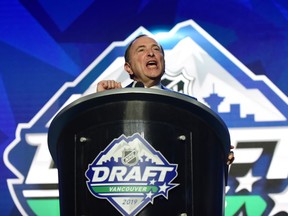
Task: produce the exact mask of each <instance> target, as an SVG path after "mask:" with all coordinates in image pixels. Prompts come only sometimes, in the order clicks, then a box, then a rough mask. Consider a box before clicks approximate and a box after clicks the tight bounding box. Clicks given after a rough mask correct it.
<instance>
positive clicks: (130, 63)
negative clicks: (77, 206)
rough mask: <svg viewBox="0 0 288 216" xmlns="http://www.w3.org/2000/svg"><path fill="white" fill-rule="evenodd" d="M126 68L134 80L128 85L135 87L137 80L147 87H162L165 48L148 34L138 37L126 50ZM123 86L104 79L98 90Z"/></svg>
mask: <svg viewBox="0 0 288 216" xmlns="http://www.w3.org/2000/svg"><path fill="white" fill-rule="evenodd" d="M124 69H125V71H127V73H128V74H129V76H130V78H131V79H133V80H134V82H132V83H131V84H130V85H128V86H127V87H134V86H135V85H136V83H137V82H140V83H143V85H144V86H145V88H159V89H160V88H162V89H166V88H165V87H164V86H163V85H161V77H162V75H163V74H164V72H165V60H164V50H163V48H162V46H161V45H160V44H159V43H158V42H157V41H155V40H154V39H153V38H151V37H148V36H146V35H140V36H138V37H136V38H135V39H134V40H133V41H132V42H131V43H130V44H129V46H128V47H127V49H126V51H125V64H124ZM137 84H138V83H137ZM116 88H122V86H121V83H119V82H116V81H114V80H103V81H100V82H99V83H98V85H97V92H100V91H105V90H109V89H116Z"/></svg>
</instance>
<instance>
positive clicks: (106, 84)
mask: <svg viewBox="0 0 288 216" xmlns="http://www.w3.org/2000/svg"><path fill="white" fill-rule="evenodd" d="M117 88H122V86H121V83H120V82H116V81H115V80H102V81H100V82H99V83H98V84H97V92H101V91H106V90H109V89H117Z"/></svg>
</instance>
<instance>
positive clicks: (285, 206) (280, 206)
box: [268, 187, 288, 215]
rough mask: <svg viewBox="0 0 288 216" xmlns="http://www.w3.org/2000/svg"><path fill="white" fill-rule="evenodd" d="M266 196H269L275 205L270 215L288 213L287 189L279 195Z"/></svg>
mask: <svg viewBox="0 0 288 216" xmlns="http://www.w3.org/2000/svg"><path fill="white" fill-rule="evenodd" d="M268 196H270V197H271V199H272V200H273V201H274V203H275V206H274V207H273V209H272V211H271V212H270V215H276V214H277V213H278V212H281V211H283V212H288V202H287V201H288V187H286V189H285V190H284V191H283V192H281V193H274V194H272V193H270V194H268Z"/></svg>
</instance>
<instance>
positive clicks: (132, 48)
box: [97, 35, 234, 165]
mask: <svg viewBox="0 0 288 216" xmlns="http://www.w3.org/2000/svg"><path fill="white" fill-rule="evenodd" d="M124 58H125V64H124V69H125V71H127V73H128V74H129V76H130V78H131V79H132V80H134V81H133V82H132V83H130V84H129V85H128V86H126V87H145V88H158V89H165V90H168V88H166V87H165V86H163V85H162V84H161V77H162V76H163V74H164V72H165V59H164V50H163V48H162V46H161V45H160V44H159V43H158V42H157V41H156V40H154V39H153V38H151V37H149V36H147V35H139V36H138V37H136V38H135V39H134V40H133V41H132V42H131V43H130V44H129V45H128V47H127V49H126V51H125V56H124ZM139 85H140V86H139ZM117 88H122V86H121V83H120V82H116V81H115V80H102V81H100V82H99V83H98V84H97V92H101V91H105V90H110V89H117ZM233 148H234V147H233V146H231V149H233ZM233 161H234V153H233V151H230V153H229V155H228V159H227V165H230V164H231V163H232V162H233Z"/></svg>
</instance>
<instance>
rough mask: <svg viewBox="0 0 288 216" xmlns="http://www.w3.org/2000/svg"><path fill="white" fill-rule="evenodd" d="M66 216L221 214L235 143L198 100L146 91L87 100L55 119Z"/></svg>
mask: <svg viewBox="0 0 288 216" xmlns="http://www.w3.org/2000/svg"><path fill="white" fill-rule="evenodd" d="M48 146H49V151H50V153H51V155H52V158H53V160H54V162H55V165H56V167H57V168H58V175H59V198H60V212H61V215H113V216H115V215H139V216H154V215H155V216H156V215H157V216H159V215H169V216H170V215H175V216H178V215H181V216H185V215H189V216H190V215H197V216H198V215H201V216H205V215H213V216H216V215H224V209H225V208H224V198H225V184H226V182H227V172H228V171H227V170H228V166H227V165H226V161H227V157H228V153H229V151H230V136H229V132H228V129H227V127H226V125H225V124H224V122H223V121H222V120H221V118H220V117H219V116H218V115H217V114H216V113H214V112H213V111H212V110H211V109H209V108H208V107H206V106H205V105H203V104H201V103H200V102H198V101H197V100H195V99H193V98H191V97H189V96H186V95H183V94H179V93H176V92H172V91H164V90H158V89H144V88H124V89H117V90H109V91H104V92H99V93H95V94H91V95H87V96H84V97H82V98H80V99H78V100H76V101H74V102H72V103H71V104H70V105H68V106H66V107H65V108H64V109H62V110H61V111H60V112H59V113H58V114H57V115H56V116H55V117H54V119H53V120H52V122H51V124H50V127H49V131H48Z"/></svg>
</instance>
